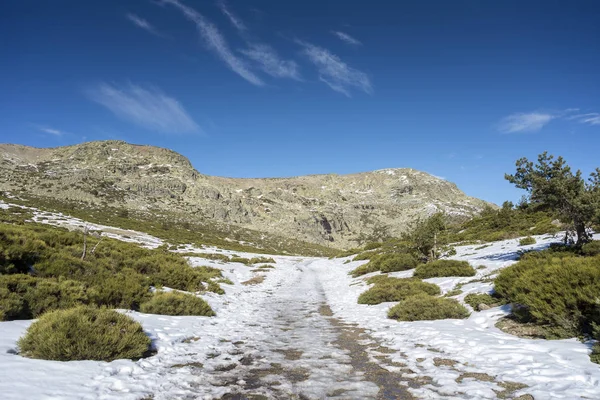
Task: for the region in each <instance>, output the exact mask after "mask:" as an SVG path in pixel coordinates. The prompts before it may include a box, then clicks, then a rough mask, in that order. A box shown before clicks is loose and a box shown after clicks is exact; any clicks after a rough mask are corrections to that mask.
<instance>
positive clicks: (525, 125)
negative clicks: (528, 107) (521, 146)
mask: <svg viewBox="0 0 600 400" xmlns="http://www.w3.org/2000/svg"><path fill="white" fill-rule="evenodd" d="M554 118H556V116H555V115H553V114H551V113H543V112H532V113H515V114H511V115H509V116H508V117H505V118H503V119H502V121H500V124H499V125H498V130H499V131H500V132H503V133H519V132H537V131H539V130H540V129H542V128H543V127H544V126H545V125H547V124H548V123H549V122H550V121H552V120H553V119H554Z"/></svg>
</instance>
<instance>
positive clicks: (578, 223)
mask: <svg viewBox="0 0 600 400" xmlns="http://www.w3.org/2000/svg"><path fill="white" fill-rule="evenodd" d="M516 166H517V172H516V173H515V174H514V175H509V174H506V175H505V176H504V177H505V178H506V179H507V180H508V181H509V182H510V183H512V184H514V185H515V186H516V187H518V188H519V189H525V190H526V191H527V192H528V194H529V199H528V203H529V204H531V205H533V206H541V207H546V208H550V209H552V210H554V211H556V212H558V214H559V215H560V216H561V218H562V219H563V220H565V222H566V221H569V222H571V223H572V224H573V230H574V231H575V234H576V235H577V245H578V246H581V245H582V244H584V243H586V242H587V241H589V240H590V234H589V232H588V228H589V227H590V226H591V224H592V223H593V222H594V221H595V220H597V218H598V216H599V213H598V211H599V205H600V201H599V200H600V168H596V171H595V172H593V173H592V174H591V176H590V179H589V181H588V182H587V183H586V182H585V180H584V179H583V177H582V174H581V171H579V170H578V171H577V172H575V173H573V172H572V171H571V168H570V167H569V166H568V165H567V164H566V163H565V160H564V159H563V158H562V157H558V158H556V159H555V158H554V156H552V155H548V152H544V153H542V154H540V155H539V156H538V160H537V164H535V165H534V163H533V162H532V161H529V160H527V159H526V158H520V159H519V160H517V163H516Z"/></svg>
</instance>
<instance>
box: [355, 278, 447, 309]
mask: <svg viewBox="0 0 600 400" xmlns="http://www.w3.org/2000/svg"><path fill="white" fill-rule="evenodd" d="M416 294H426V295H429V296H435V295H438V294H440V288H439V286H437V285H434V284H432V283H427V282H422V281H420V280H417V279H398V278H386V279H378V280H376V283H375V286H373V287H372V288H370V289H369V290H367V291H366V292H364V293H362V294H361V295H360V296H359V297H358V303H359V304H379V303H384V302H388V301H401V300H404V299H405V298H407V297H409V296H414V295H416Z"/></svg>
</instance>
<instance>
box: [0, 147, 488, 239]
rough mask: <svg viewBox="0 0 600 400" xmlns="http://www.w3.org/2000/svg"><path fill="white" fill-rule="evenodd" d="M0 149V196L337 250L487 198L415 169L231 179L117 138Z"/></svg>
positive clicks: (465, 210) (457, 212) (463, 212)
mask: <svg viewBox="0 0 600 400" xmlns="http://www.w3.org/2000/svg"><path fill="white" fill-rule="evenodd" d="M0 155H1V157H2V159H1V161H0V170H1V171H3V174H2V176H1V177H0V190H2V191H5V192H10V193H17V194H18V193H25V194H27V195H30V196H39V197H48V198H53V199H56V200H59V201H60V200H64V201H66V200H75V201H83V202H88V203H90V204H93V205H95V206H99V207H109V206H110V207H119V208H125V209H127V210H132V211H143V212H150V213H152V212H156V213H160V212H169V213H175V214H178V215H181V216H182V217H183V218H188V219H189V220H198V221H200V220H202V221H204V222H211V221H212V222H214V223H218V224H224V225H234V226H239V227H243V228H247V229H252V230H254V231H259V232H268V233H269V234H274V235H276V236H281V237H286V238H292V239H296V240H300V241H304V242H309V243H315V244H320V245H326V246H330V247H336V248H340V249H344V248H349V247H353V246H356V245H360V244H362V243H364V242H366V241H372V240H380V239H384V238H386V237H391V236H398V235H400V234H401V233H402V232H404V231H406V229H407V228H408V226H409V225H410V224H411V223H412V222H413V221H415V220H416V219H417V218H420V217H423V216H427V215H430V214H432V213H434V212H436V211H444V212H446V213H448V214H450V215H452V216H455V217H463V218H467V217H469V216H471V215H474V214H477V213H478V212H479V211H481V209H482V208H483V207H484V206H485V205H486V204H489V203H487V202H484V201H483V200H479V199H475V198H472V197H469V196H467V195H465V194H464V193H463V192H462V191H460V189H459V188H458V187H457V186H456V185H455V184H454V183H452V182H448V181H446V180H443V179H441V178H437V177H434V176H432V175H430V174H427V173H425V172H421V171H418V170H415V169H412V168H385V169H380V170H376V171H370V172H360V173H353V174H345V175H341V174H314V175H301V176H295V177H271V178H228V177H220V176H210V175H205V174H202V173H200V172H198V171H197V170H196V169H195V168H194V167H193V165H192V163H191V162H190V161H189V159H188V158H187V157H185V156H183V155H182V154H179V153H177V152H175V151H173V150H170V149H165V148H160V147H155V146H149V145H136V144H129V143H126V142H123V141H115V140H110V141H100V142H87V143H83V144H77V145H70V146H63V147H54V148H35V147H29V146H24V145H17V144H0Z"/></svg>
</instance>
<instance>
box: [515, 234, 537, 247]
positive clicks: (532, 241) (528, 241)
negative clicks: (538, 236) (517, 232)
mask: <svg viewBox="0 0 600 400" xmlns="http://www.w3.org/2000/svg"><path fill="white" fill-rule="evenodd" d="M536 243H537V241H536V240H535V238H532V237H531V236H527V237H524V238H522V239H521V240H519V246H528V245H530V244H536Z"/></svg>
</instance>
